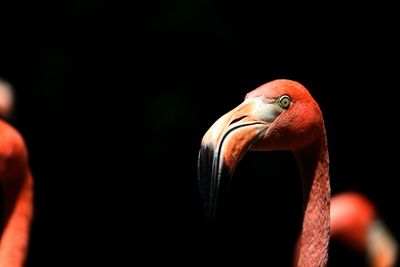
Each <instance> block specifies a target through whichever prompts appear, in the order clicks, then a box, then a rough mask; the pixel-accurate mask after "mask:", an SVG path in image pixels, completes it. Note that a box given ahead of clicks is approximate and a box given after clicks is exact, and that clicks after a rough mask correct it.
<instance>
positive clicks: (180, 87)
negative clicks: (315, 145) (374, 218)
mask: <svg viewBox="0 0 400 267" xmlns="http://www.w3.org/2000/svg"><path fill="white" fill-rule="evenodd" d="M2 5H3V6H2V7H1V10H2V13H3V15H2V17H1V23H0V25H1V26H0V27H1V36H2V40H1V50H0V59H1V63H0V75H1V76H2V77H4V78H6V79H8V80H9V81H10V82H11V83H12V84H13V85H14V86H15V89H16V93H17V107H16V113H15V116H14V118H13V120H12V121H11V123H12V124H13V125H14V126H15V127H17V128H18V129H19V130H20V131H21V133H22V134H23V135H24V137H25V139H26V143H27V146H28V148H29V150H30V161H31V167H32V170H33V174H34V178H35V208H36V213H35V221H34V224H33V231H32V238H31V246H30V253H29V257H28V263H27V265H28V266H81V265H82V266H86V265H91V264H99V263H101V264H103V263H104V264H106V263H109V264H111V266H131V265H134V264H137V263H138V262H142V260H145V262H146V263H153V262H158V261H161V262H163V263H174V264H179V263H184V264H193V263H197V262H202V263H209V262H216V263H220V264H222V263H225V264H226V263H228V264H230V263H236V262H243V263H246V264H255V263H260V264H263V265H267V266H270V265H271V266H290V262H291V255H292V251H293V245H294V241H295V239H296V235H297V232H298V231H299V230H300V224H301V190H300V188H301V184H300V178H299V174H298V169H297V166H296V163H295V161H294V159H293V157H292V155H291V154H290V152H274V153H255V152H254V153H249V154H248V155H247V156H246V157H245V158H244V159H243V160H242V162H241V163H240V164H239V166H238V168H237V172H236V174H235V177H234V180H233V184H232V190H231V193H230V195H229V199H228V201H227V205H226V209H225V210H224V211H223V216H222V218H221V221H220V223H219V224H218V226H217V227H216V228H212V227H209V226H207V224H206V222H205V220H204V218H203V216H202V212H201V209H200V203H199V199H198V189H197V180H196V163H197V153H198V149H199V147H200V140H201V138H202V136H203V134H204V133H205V132H206V130H207V129H208V128H209V127H210V126H211V124H212V123H213V122H214V121H215V120H216V119H217V118H219V117H220V116H221V115H222V114H224V113H225V112H227V111H228V110H230V109H232V108H233V107H235V106H236V105H238V104H239V103H240V102H241V101H242V100H243V97H244V96H245V94H246V93H247V92H248V91H250V90H252V89H254V88H255V87H257V86H259V85H261V84H263V83H265V82H268V81H270V80H273V79H276V78H289V79H294V80H297V81H299V82H301V83H302V84H303V85H305V86H306V87H307V88H308V89H309V91H310V92H311V93H312V95H313V96H314V98H315V99H316V100H317V102H318V103H319V104H320V107H321V109H322V111H323V113H324V118H325V122H326V128H327V134H328V143H329V149H330V159H331V184H332V192H333V193H337V192H341V191H345V190H356V191H360V192H363V193H365V194H366V195H367V196H368V197H370V198H371V200H373V201H374V202H375V203H376V205H377V207H378V209H379V211H380V213H381V216H382V217H383V218H384V220H385V221H386V223H387V224H388V225H389V227H391V229H392V231H393V232H394V234H395V235H396V237H397V238H398V239H400V228H399V227H398V226H399V225H400V220H399V218H398V217H397V213H398V208H397V203H398V198H399V196H398V193H397V186H396V184H397V181H396V180H397V178H398V177H397V176H398V174H397V170H398V168H397V165H396V164H397V148H398V145H399V144H398V141H397V130H396V127H397V125H396V124H397V122H398V118H397V105H398V98H397V96H396V93H397V90H398V82H397V76H398V64H397V63H398V60H399V55H398V47H399V43H398V41H397V38H396V33H397V32H398V28H396V26H395V25H397V24H398V21H396V20H398V19H397V18H396V16H394V15H395V14H393V13H394V8H393V7H390V6H385V5H384V4H380V5H379V6H376V5H374V4H371V5H369V4H365V3H363V5H355V6H349V5H342V4H338V3H337V4H333V3H331V4H328V5H327V6H320V5H315V4H314V5H309V6H308V5H303V4H302V5H300V4H296V5H293V4H291V3H288V2H280V3H279V4H277V3H272V2H271V3H264V4H263V5H262V4H259V3H255V2H252V1H245V2H242V3H240V4H239V3H232V2H231V1H211V0H207V1H200V0H194V1H177V0H174V1H163V2H161V3H156V2H150V1H149V2H136V3H130V4H127V3H122V2H120V3H119V2H117V1H112V3H111V1H109V2H108V3H107V2H99V1H89V0H87V1H48V2H46V1H35V2H34V3H22V2H13V3H8V4H2ZM334 244H335V243H334ZM346 264H347V265H346ZM357 264H362V260H361V258H359V257H357V256H355V255H354V253H351V252H349V251H347V250H346V249H344V248H343V247H341V246H340V245H337V244H336V245H332V250H331V254H330V264H329V266H358V265H357Z"/></svg>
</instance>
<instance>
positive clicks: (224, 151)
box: [198, 79, 324, 221]
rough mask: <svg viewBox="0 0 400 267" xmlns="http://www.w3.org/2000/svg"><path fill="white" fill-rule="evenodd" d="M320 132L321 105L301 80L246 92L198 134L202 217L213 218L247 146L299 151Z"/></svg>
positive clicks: (272, 84)
mask: <svg viewBox="0 0 400 267" xmlns="http://www.w3.org/2000/svg"><path fill="white" fill-rule="evenodd" d="M323 132H324V123H323V118H322V113H321V110H320V108H319V106H318V104H317V103H316V101H315V100H314V99H313V98H312V96H311V95H310V93H309V92H308V91H307V89H306V88H305V87H304V86H303V85H301V84H300V83H298V82H295V81H292V80H284V79H281V80H274V81H271V82H269V83H266V84H264V85H262V86H260V87H258V88H256V89H255V90H253V91H252V92H250V93H248V94H247V95H246V97H245V99H244V101H243V102H242V103H241V104H240V105H239V106H237V107H236V108H234V109H233V110H231V111H229V112H228V113H226V114H225V115H223V116H222V117H221V118H219V119H218V120H217V121H216V122H215V123H214V124H213V125H212V126H211V127H210V128H209V130H208V131H207V132H206V134H205V135H204V137H203V139H202V143H201V148H200V152H199V158H198V179H199V186H200V195H201V200H202V205H203V208H204V210H205V213H206V217H207V218H208V219H209V220H210V221H215V218H216V214H217V209H218V207H219V206H220V199H221V198H223V195H225V193H226V192H227V189H228V187H229V182H230V177H232V175H233V172H234V170H235V168H236V166H237V164H238V162H239V161H240V160H241V159H242V158H243V156H244V155H245V153H246V152H247V151H249V150H252V151H272V150H292V151H296V150H301V149H302V148H303V147H307V146H308V145H309V144H310V143H312V142H315V140H317V139H318V138H319V137H320V135H321V134H322V133H323Z"/></svg>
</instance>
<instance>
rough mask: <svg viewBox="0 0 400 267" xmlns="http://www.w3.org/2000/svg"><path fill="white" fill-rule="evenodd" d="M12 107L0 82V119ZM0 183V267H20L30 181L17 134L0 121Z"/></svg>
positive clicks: (29, 217)
mask: <svg viewBox="0 0 400 267" xmlns="http://www.w3.org/2000/svg"><path fill="white" fill-rule="evenodd" d="M12 106H13V95H12V87H11V85H10V84H9V83H8V82H6V81H4V80H0V112H1V114H0V116H1V117H3V118H8V116H9V115H10V114H11V108H12ZM0 184H1V187H2V190H3V214H2V231H1V232H0V233H1V235H0V266H1V267H22V266H24V263H25V260H26V256H27V251H28V243H29V233H30V228H31V222H32V217H33V178H32V173H31V170H30V167H29V162H28V151H27V147H26V144H25V142H24V139H23V137H22V136H21V134H20V133H19V132H18V131H17V130H16V129H15V128H14V127H12V126H11V125H10V124H8V123H7V122H6V121H4V120H0Z"/></svg>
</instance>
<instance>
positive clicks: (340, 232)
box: [331, 191, 398, 267]
mask: <svg viewBox="0 0 400 267" xmlns="http://www.w3.org/2000/svg"><path fill="white" fill-rule="evenodd" d="M331 238H332V239H337V240H338V241H341V242H342V243H344V244H345V245H347V246H348V247H349V248H352V249H353V250H355V251H358V252H359V253H363V254H365V255H366V257H367V262H368V265H369V266H371V267H393V266H395V264H396V260H397V251H398V244H397V242H396V239H395V238H394V237H393V234H392V233H391V231H390V230H389V229H388V228H387V226H386V225H385V223H384V222H383V219H382V218H381V217H380V215H379V214H378V212H377V209H376V207H375V205H374V204H373V203H372V202H371V201H370V200H369V199H368V198H367V197H366V196H364V195H362V194H361V193H358V192H352V191H348V192H342V193H339V194H335V195H334V196H333V197H332V202H331Z"/></svg>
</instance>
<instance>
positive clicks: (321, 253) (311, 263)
mask: <svg viewBox="0 0 400 267" xmlns="http://www.w3.org/2000/svg"><path fill="white" fill-rule="evenodd" d="M294 154H295V157H296V159H297V162H298V164H299V166H300V171H301V175H302V179H303V194H304V220H303V227H302V231H301V236H300V247H299V248H298V249H299V250H298V253H299V254H298V261H297V266H299V267H322V266H326V264H327V261H328V244H329V235H330V216H329V214H330V212H329V210H330V197H331V193H330V184H329V155H328V145H327V140H326V134H325V131H323V133H322V135H321V138H320V140H318V141H317V142H315V143H313V144H311V145H309V146H307V147H306V148H303V149H301V150H297V151H295V152H294Z"/></svg>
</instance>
